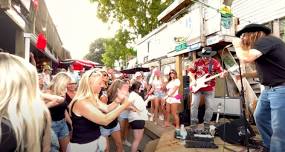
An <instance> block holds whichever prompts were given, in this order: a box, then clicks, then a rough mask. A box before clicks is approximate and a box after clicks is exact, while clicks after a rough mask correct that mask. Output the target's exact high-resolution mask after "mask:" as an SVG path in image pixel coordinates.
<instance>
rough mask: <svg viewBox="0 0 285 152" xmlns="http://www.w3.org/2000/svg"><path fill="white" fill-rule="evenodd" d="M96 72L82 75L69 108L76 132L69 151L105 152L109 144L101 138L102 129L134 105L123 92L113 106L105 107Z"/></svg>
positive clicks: (99, 76) (90, 71)
mask: <svg viewBox="0 0 285 152" xmlns="http://www.w3.org/2000/svg"><path fill="white" fill-rule="evenodd" d="M95 70H96V69H93V70H89V71H87V72H85V73H84V74H83V76H82V78H81V80H80V82H79V86H78V90H77V92H76V94H75V96H74V98H73V100H72V102H71V104H70V105H69V111H70V115H71V120H72V127H73V132H72V137H71V140H70V144H69V146H68V151H74V152H78V151H104V150H105V149H106V140H105V138H104V137H101V132H100V126H102V125H104V126H107V125H108V124H109V123H111V122H112V121H113V120H114V119H116V118H117V117H118V116H119V115H120V113H121V112H122V111H123V110H124V109H126V108H127V107H129V105H130V104H131V102H129V101H127V100H125V99H126V96H125V94H124V93H122V92H121V91H118V92H117V96H116V98H114V100H112V101H113V102H112V103H111V104H109V105H106V104H104V103H102V102H101V101H100V100H99V92H100V91H101V88H102V87H103V86H104V81H103V80H102V79H103V77H102V73H101V72H96V71H95Z"/></svg>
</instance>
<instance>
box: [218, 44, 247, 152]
mask: <svg viewBox="0 0 285 152" xmlns="http://www.w3.org/2000/svg"><path fill="white" fill-rule="evenodd" d="M231 46H233V44H229V45H227V46H225V47H224V48H223V51H224V49H227V48H229V47H231ZM222 61H223V60H222ZM237 64H238V69H239V75H240V83H241V91H240V119H241V120H242V122H243V128H242V129H241V130H240V131H241V135H242V134H244V136H245V140H244V143H243V144H244V146H246V148H247V152H249V144H248V141H249V137H248V130H249V127H248V123H247V120H246V114H245V109H246V106H245V97H244V92H245V91H244V86H243V80H242V79H243V77H242V73H241V65H240V61H238V62H237ZM225 148H226V147H225ZM226 149H228V148H226Z"/></svg>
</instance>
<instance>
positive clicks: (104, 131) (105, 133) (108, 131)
mask: <svg viewBox="0 0 285 152" xmlns="http://www.w3.org/2000/svg"><path fill="white" fill-rule="evenodd" d="M120 130H121V127H120V124H119V123H118V124H117V125H116V127H114V128H111V129H106V128H104V127H100V132H101V135H102V136H105V137H107V136H110V135H111V134H112V133H113V132H116V131H120Z"/></svg>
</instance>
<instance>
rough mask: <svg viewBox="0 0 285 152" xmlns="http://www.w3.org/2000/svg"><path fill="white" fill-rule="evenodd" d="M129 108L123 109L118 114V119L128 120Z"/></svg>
mask: <svg viewBox="0 0 285 152" xmlns="http://www.w3.org/2000/svg"><path fill="white" fill-rule="evenodd" d="M128 117H129V110H124V111H123V112H121V114H120V116H119V121H123V120H128Z"/></svg>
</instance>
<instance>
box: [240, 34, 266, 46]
mask: <svg viewBox="0 0 285 152" xmlns="http://www.w3.org/2000/svg"><path fill="white" fill-rule="evenodd" d="M263 36H266V34H265V33H264V32H262V31H258V32H246V33H243V34H242V36H241V47H242V49H244V50H249V49H252V47H253V45H254V43H255V42H256V41H257V40H258V39H260V38H261V37H263Z"/></svg>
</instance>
